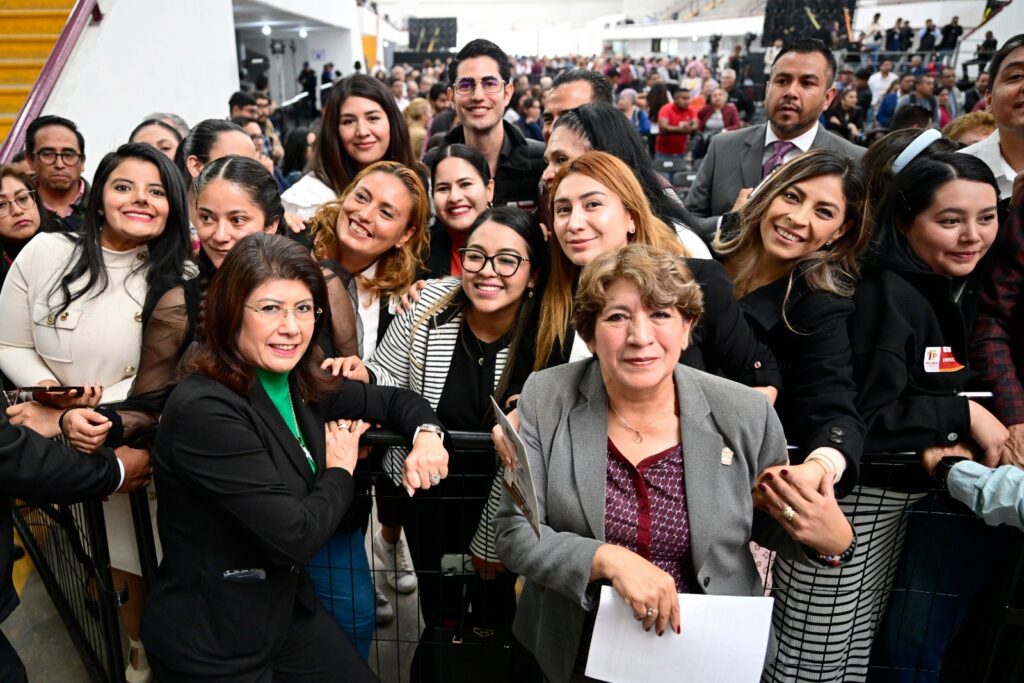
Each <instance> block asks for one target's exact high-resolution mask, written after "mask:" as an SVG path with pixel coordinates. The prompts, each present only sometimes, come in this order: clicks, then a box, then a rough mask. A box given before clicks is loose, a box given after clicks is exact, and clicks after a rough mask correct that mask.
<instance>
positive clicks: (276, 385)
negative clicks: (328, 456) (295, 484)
mask: <svg viewBox="0 0 1024 683" xmlns="http://www.w3.org/2000/svg"><path fill="white" fill-rule="evenodd" d="M255 370H256V379H258V380H259V382H260V384H261V385H262V386H263V390H264V391H266V392H267V396H269V397H270V401H271V403H273V404H274V407H275V408H277V412H278V413H280V414H281V418H282V419H283V420H284V423H285V424H286V425H288V429H290V430H291V432H292V436H294V437H295V439H296V441H298V442H299V445H300V446H301V447H302V452H303V453H305V454H306V461H307V462H309V467H310V469H312V470H313V472H316V463H315V462H313V456H311V455H310V454H309V449H308V448H306V440H305V439H303V438H302V432H301V431H299V423H298V420H297V419H296V417H295V404H294V403H293V402H292V392H291V387H289V386H288V373H287V372H284V373H282V372H270V371H269V370H264V369H263V368H255Z"/></svg>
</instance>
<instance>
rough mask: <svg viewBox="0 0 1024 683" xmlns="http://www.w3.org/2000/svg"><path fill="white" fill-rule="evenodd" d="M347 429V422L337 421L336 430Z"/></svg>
mask: <svg viewBox="0 0 1024 683" xmlns="http://www.w3.org/2000/svg"><path fill="white" fill-rule="evenodd" d="M348 427H349V425H348V422H342V421H341V420H338V429H348Z"/></svg>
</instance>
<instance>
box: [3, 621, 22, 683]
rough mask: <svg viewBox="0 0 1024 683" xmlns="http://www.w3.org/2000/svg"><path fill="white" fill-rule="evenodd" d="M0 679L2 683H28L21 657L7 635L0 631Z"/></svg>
mask: <svg viewBox="0 0 1024 683" xmlns="http://www.w3.org/2000/svg"><path fill="white" fill-rule="evenodd" d="M0 681H3V682H4V683H28V674H27V673H26V672H25V665H24V664H22V663H21V658H20V657H18V653H17V652H15V651H14V646H13V645H11V643H10V641H9V640H7V636H5V635H4V634H3V632H2V631H0Z"/></svg>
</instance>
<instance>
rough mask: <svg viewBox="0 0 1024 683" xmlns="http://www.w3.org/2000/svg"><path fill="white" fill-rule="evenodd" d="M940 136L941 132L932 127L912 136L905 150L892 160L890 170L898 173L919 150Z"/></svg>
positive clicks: (922, 149) (921, 150) (914, 157)
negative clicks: (911, 140)
mask: <svg viewBox="0 0 1024 683" xmlns="http://www.w3.org/2000/svg"><path fill="white" fill-rule="evenodd" d="M941 137H942V133H940V132H939V131H937V130H935V129H934V128H929V129H928V130H926V131H924V132H923V133H921V134H920V135H918V136H917V137H916V138H914V141H913V142H911V143H910V144H909V145H907V148H906V149H905V150H903V151H902V152H900V155H899V156H898V157H896V160H895V161H893V162H892V172H893V173H899V172H900V171H902V170H903V169H904V168H906V167H907V164H909V163H910V162H911V161H913V160H914V159H916V158H917V156H918V155H919V154H920V153H921V152H923V151H924V150H925V148H926V147H928V145H930V144H932V143H933V142H935V141H936V140H938V139H939V138H941Z"/></svg>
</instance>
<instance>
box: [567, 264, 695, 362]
mask: <svg viewBox="0 0 1024 683" xmlns="http://www.w3.org/2000/svg"><path fill="white" fill-rule="evenodd" d="M620 280H626V281H627V282H631V283H633V284H634V285H636V288H637V289H638V290H640V300H641V301H642V302H643V305H644V307H645V308H647V309H649V310H657V309H661V308H669V307H672V308H675V309H676V310H677V311H679V314H680V315H682V316H683V318H684V319H686V320H688V321H690V323H692V324H691V329H692V328H693V325H696V324H697V321H698V320H700V316H701V314H702V313H703V312H704V295H703V294H702V293H701V290H700V285H699V284H697V283H696V282H695V281H694V279H693V273H691V272H690V269H689V268H687V266H686V263H685V262H684V261H683V259H681V258H680V257H679V255H678V254H676V253H673V252H667V251H662V250H660V249H655V248H654V247H651V246H648V245H646V244H630V245H628V246H626V247H623V248H622V249H619V250H618V251H613V252H610V253H608V254H601V255H600V256H598V257H597V258H596V259H594V260H593V261H592V262H591V263H589V264H588V265H587V266H586V267H585V268H584V269H583V272H582V273H580V285H579V289H577V291H576V311H575V312H574V313H573V316H572V323H573V326H574V327H575V328H576V332H578V333H579V335H580V338H582V339H583V341H585V342H587V343H588V344H589V343H590V342H592V341H593V340H594V329H595V328H596V326H597V318H598V316H599V315H600V314H601V311H603V310H604V307H605V306H606V305H607V303H608V289H609V288H610V287H611V286H612V285H614V284H615V283H616V282H619V281H620Z"/></svg>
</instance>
